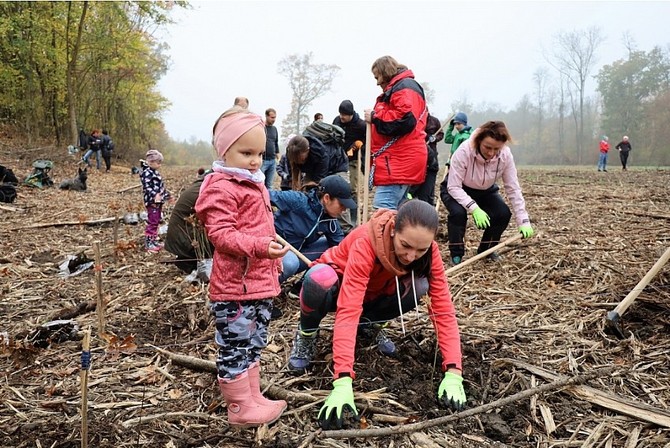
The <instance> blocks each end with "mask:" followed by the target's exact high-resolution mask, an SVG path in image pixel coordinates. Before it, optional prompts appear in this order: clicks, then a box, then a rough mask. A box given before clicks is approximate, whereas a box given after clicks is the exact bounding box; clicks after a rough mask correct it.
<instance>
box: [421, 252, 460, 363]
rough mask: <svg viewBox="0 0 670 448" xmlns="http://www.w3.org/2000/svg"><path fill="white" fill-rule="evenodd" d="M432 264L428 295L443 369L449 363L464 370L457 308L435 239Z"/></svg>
mask: <svg viewBox="0 0 670 448" xmlns="http://www.w3.org/2000/svg"><path fill="white" fill-rule="evenodd" d="M431 264H432V267H431V274H432V275H431V279H430V285H429V288H428V295H429V296H430V305H429V306H428V314H429V316H430V320H431V321H432V322H433V327H434V328H435V334H436V335H437V344H438V346H439V348H440V353H441V354H442V370H443V371H445V370H446V369H447V366H448V365H449V364H453V365H455V366H456V368H457V369H461V370H463V361H462V355H461V335H460V333H459V331H458V322H457V321H456V310H455V309H454V304H453V302H452V301H451V292H450V291H449V284H448V283H447V274H446V273H445V272H444V265H443V264H442V258H441V256H440V248H439V246H438V245H437V242H435V241H433V260H432V263H431Z"/></svg>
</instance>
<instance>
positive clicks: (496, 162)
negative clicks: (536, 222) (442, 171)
mask: <svg viewBox="0 0 670 448" xmlns="http://www.w3.org/2000/svg"><path fill="white" fill-rule="evenodd" d="M475 134H476V132H475V133H473V134H472V137H470V138H469V139H468V140H467V141H465V142H463V144H461V146H459V147H458V150H457V151H456V152H455V153H454V155H453V156H451V167H450V168H449V182H448V184H447V189H448V191H449V195H451V197H452V198H454V199H455V200H456V201H457V202H458V203H459V204H461V205H462V206H463V207H464V208H465V209H466V210H468V211H469V212H472V211H473V210H474V209H475V208H477V203H476V202H475V201H474V200H473V199H472V198H471V197H470V195H468V194H467V193H466V192H465V190H463V186H466V187H468V188H473V189H475V190H487V189H489V188H491V187H492V186H493V184H494V183H496V181H497V180H498V179H502V181H503V183H504V184H505V193H507V197H508V198H509V200H510V202H511V203H512V209H513V210H514V217H515V219H516V223H517V225H519V226H520V225H522V224H528V223H529V222H530V219H529V218H528V212H526V202H525V201H524V199H523V194H522V193H521V186H520V185H519V178H518V177H517V174H516V166H515V165H514V157H513V156H512V151H511V150H510V149H509V146H507V145H505V146H503V148H502V149H501V150H500V152H499V153H498V155H496V156H495V157H493V158H492V159H491V160H486V159H484V157H482V155H481V154H479V152H478V151H477V150H476V149H475V148H474V140H473V137H474V136H475Z"/></svg>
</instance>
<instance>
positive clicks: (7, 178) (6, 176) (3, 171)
mask: <svg viewBox="0 0 670 448" xmlns="http://www.w3.org/2000/svg"><path fill="white" fill-rule="evenodd" d="M0 183H6V184H14V185H18V184H19V180H18V179H17V178H16V175H15V174H14V171H12V170H11V168H6V167H4V166H2V165H0Z"/></svg>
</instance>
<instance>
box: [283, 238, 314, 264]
mask: <svg viewBox="0 0 670 448" xmlns="http://www.w3.org/2000/svg"><path fill="white" fill-rule="evenodd" d="M275 239H276V240H277V242H278V243H279V244H281V245H282V246H288V250H290V251H291V252H293V253H294V254H295V255H296V256H297V257H298V258H299V259H300V261H302V262H303V263H305V264H306V265H307V266H309V265H310V263H312V260H310V259H309V258H307V257H306V256H304V255H303V254H302V253H301V252H300V251H299V250H298V249H296V248H295V247H293V246H292V245H291V243H289V242H288V241H286V240H285V239H284V238H282V237H281V236H279V234H276V235H275Z"/></svg>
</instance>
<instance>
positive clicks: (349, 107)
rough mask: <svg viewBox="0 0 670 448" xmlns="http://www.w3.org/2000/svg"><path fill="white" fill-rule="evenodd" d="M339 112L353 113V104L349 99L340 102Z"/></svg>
mask: <svg viewBox="0 0 670 448" xmlns="http://www.w3.org/2000/svg"><path fill="white" fill-rule="evenodd" d="M340 113H341V114H342V115H353V114H354V104H353V103H352V102H351V101H349V100H344V101H342V102H341V103H340Z"/></svg>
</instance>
